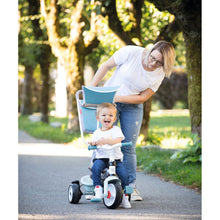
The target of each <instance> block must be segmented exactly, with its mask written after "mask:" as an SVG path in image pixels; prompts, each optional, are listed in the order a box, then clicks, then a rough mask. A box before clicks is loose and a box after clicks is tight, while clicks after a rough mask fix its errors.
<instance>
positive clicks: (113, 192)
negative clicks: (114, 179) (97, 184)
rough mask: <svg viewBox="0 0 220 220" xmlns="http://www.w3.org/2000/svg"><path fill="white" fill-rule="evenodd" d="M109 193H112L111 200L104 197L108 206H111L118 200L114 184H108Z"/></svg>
mask: <svg viewBox="0 0 220 220" xmlns="http://www.w3.org/2000/svg"><path fill="white" fill-rule="evenodd" d="M108 191H109V192H110V194H111V196H110V198H108V197H104V201H105V204H106V205H107V206H111V205H113V203H114V202H115V199H116V189H115V186H114V184H112V183H110V184H108Z"/></svg>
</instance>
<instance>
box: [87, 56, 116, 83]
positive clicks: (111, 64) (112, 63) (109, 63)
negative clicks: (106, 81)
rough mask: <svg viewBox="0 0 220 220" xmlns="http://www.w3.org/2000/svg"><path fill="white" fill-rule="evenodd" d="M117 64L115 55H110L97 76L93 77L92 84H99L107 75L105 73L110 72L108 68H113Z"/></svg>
mask: <svg viewBox="0 0 220 220" xmlns="http://www.w3.org/2000/svg"><path fill="white" fill-rule="evenodd" d="M116 65H117V64H116V63H115V60H114V58H113V56H112V57H110V58H109V59H108V60H107V61H106V62H105V63H104V64H103V65H102V66H100V67H99V69H98V70H97V72H96V74H95V76H94V77H93V79H92V82H91V83H90V86H97V84H98V83H99V82H100V81H101V79H102V78H103V77H104V76H105V74H106V73H107V72H108V70H110V69H112V68H113V67H115V66H116Z"/></svg>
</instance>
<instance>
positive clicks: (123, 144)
mask: <svg viewBox="0 0 220 220" xmlns="http://www.w3.org/2000/svg"><path fill="white" fill-rule="evenodd" d="M129 146H132V142H131V141H130V142H124V143H119V144H115V145H112V146H109V147H108V148H106V147H100V148H103V149H107V150H108V149H109V150H111V149H113V148H116V147H129ZM95 149H97V146H96V145H88V150H95Z"/></svg>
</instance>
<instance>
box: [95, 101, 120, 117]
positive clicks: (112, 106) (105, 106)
mask: <svg viewBox="0 0 220 220" xmlns="http://www.w3.org/2000/svg"><path fill="white" fill-rule="evenodd" d="M103 108H110V109H113V110H114V113H115V115H116V114H117V108H116V107H115V105H114V104H112V103H110V102H103V103H101V104H99V105H98V106H97V110H96V115H97V116H98V115H99V113H100V111H101V110H102V109H103Z"/></svg>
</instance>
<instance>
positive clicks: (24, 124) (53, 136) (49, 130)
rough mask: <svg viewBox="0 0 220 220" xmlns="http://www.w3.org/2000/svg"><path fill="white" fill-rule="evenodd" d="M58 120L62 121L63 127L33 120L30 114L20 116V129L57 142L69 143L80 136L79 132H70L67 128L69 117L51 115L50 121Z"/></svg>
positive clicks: (34, 135)
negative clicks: (29, 117)
mask: <svg viewBox="0 0 220 220" xmlns="http://www.w3.org/2000/svg"><path fill="white" fill-rule="evenodd" d="M54 121H58V122H61V123H62V126H61V128H54V127H51V126H50V125H49V124H47V123H43V122H41V121H39V122H31V121H30V120H29V119H28V116H20V117H19V129H21V130H24V131H26V132H28V133H29V134H30V135H32V136H33V137H36V138H39V139H45V140H51V141H53V142H55V143H69V142H72V141H74V140H75V139H76V138H78V137H79V132H77V133H74V134H70V133H68V132H67V131H66V130H65V128H66V127H67V118H56V119H55V118H54V117H50V122H54Z"/></svg>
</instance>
